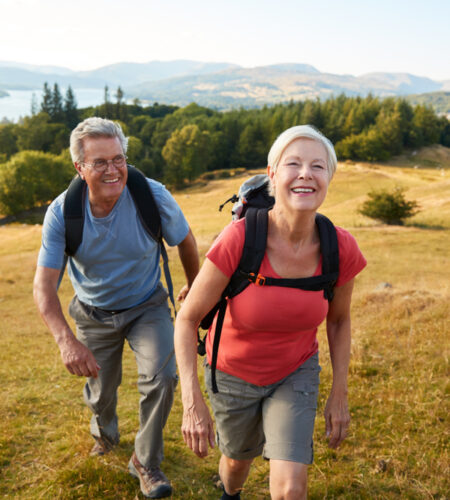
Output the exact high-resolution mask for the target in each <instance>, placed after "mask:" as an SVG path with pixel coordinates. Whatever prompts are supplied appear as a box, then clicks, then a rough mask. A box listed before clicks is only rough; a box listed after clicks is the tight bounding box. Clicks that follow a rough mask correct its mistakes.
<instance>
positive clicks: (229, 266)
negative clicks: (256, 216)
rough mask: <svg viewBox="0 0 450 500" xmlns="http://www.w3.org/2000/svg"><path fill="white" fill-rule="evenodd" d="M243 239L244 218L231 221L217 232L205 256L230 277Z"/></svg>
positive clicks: (242, 245) (240, 250)
mask: <svg viewBox="0 0 450 500" xmlns="http://www.w3.org/2000/svg"><path fill="white" fill-rule="evenodd" d="M244 239H245V219H240V220H237V221H232V222H231V223H230V224H228V226H226V227H225V229H224V230H223V231H222V232H221V233H220V234H219V236H218V237H217V238H216V240H215V241H214V243H213V244H212V246H211V248H210V249H209V250H208V252H207V254H206V257H207V258H208V259H209V260H210V261H211V262H212V263H213V264H215V265H216V266H217V267H218V268H219V269H220V270H221V271H222V272H223V273H224V274H225V275H226V276H228V277H229V278H231V276H232V274H233V273H234V271H235V270H236V269H237V266H238V264H239V261H240V260H241V256H242V250H243V247H244Z"/></svg>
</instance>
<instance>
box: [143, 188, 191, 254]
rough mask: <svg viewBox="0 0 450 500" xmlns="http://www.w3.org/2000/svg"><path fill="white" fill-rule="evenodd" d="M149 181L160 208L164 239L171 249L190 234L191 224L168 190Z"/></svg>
mask: <svg viewBox="0 0 450 500" xmlns="http://www.w3.org/2000/svg"><path fill="white" fill-rule="evenodd" d="M147 181H148V183H149V185H150V188H151V190H152V193H153V196H154V197H155V202H156V204H157V205H158V208H159V213H160V215H161V226H162V234H163V237H164V239H165V240H166V241H167V244H168V245H170V246H171V247H173V246H175V245H179V244H180V243H181V242H182V241H183V240H184V239H185V238H186V236H187V234H188V232H189V224H188V222H187V220H186V218H185V216H184V214H183V212H182V211H181V208H180V206H179V205H178V203H177V202H176V201H175V199H174V197H173V196H172V195H171V194H170V192H169V191H168V189H166V187H165V186H163V185H162V184H161V183H159V182H157V181H154V180H153V179H147Z"/></svg>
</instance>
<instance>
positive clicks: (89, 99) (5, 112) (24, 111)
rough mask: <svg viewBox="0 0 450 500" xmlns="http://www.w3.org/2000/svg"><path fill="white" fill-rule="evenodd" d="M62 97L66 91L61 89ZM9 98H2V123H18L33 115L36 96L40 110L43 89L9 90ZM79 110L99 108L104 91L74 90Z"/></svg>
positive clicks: (0, 98)
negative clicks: (32, 109) (32, 105)
mask: <svg viewBox="0 0 450 500" xmlns="http://www.w3.org/2000/svg"><path fill="white" fill-rule="evenodd" d="M60 91H61V95H62V96H63V98H64V96H65V94H66V89H65V88H63V87H61V88H60ZM6 92H8V94H9V96H7V97H0V121H1V120H2V119H3V118H7V119H8V120H9V121H14V122H17V120H18V119H19V118H20V117H24V116H29V115H31V100H32V97H33V94H34V95H35V96H36V103H37V108H38V110H39V108H40V106H41V101H42V89H39V90H7V91H6ZM73 92H74V94H75V98H76V100H77V104H78V107H79V108H85V107H87V106H97V105H98V104H101V103H102V102H103V99H104V89H73Z"/></svg>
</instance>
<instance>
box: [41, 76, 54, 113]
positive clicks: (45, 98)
mask: <svg viewBox="0 0 450 500" xmlns="http://www.w3.org/2000/svg"><path fill="white" fill-rule="evenodd" d="M52 100H53V98H52V91H51V89H50V87H49V85H48V83H47V82H45V83H44V90H43V92H42V102H41V111H43V112H44V113H47V114H48V115H49V116H50V115H51V111H52Z"/></svg>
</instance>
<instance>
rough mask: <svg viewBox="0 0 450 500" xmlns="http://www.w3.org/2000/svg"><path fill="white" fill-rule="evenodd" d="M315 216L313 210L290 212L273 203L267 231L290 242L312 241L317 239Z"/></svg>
mask: <svg viewBox="0 0 450 500" xmlns="http://www.w3.org/2000/svg"><path fill="white" fill-rule="evenodd" d="M315 217H316V213H315V212H303V211H302V212H300V211H295V212H292V211H287V210H283V209H282V208H281V207H277V205H276V204H275V205H274V207H273V209H272V210H270V212H269V232H270V233H271V234H272V235H273V236H274V237H281V238H283V239H284V240H285V241H287V242H289V243H291V244H296V245H300V246H303V245H307V244H310V243H314V242H316V241H317V239H318V234H317V227H316V222H315Z"/></svg>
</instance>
